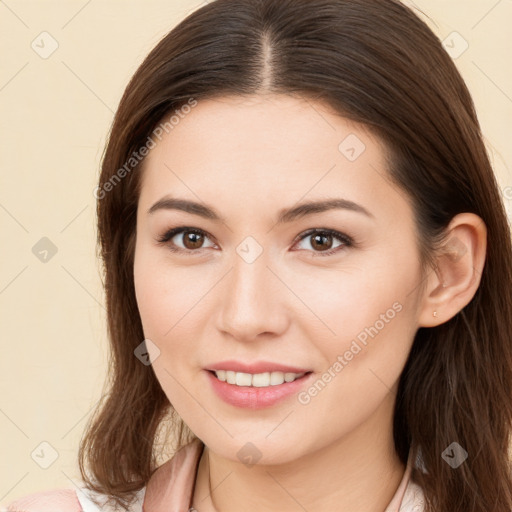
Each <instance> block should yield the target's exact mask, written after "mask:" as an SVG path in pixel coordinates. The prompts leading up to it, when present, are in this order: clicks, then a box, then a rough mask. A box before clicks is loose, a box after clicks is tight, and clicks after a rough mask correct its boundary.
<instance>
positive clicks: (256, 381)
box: [215, 370, 304, 388]
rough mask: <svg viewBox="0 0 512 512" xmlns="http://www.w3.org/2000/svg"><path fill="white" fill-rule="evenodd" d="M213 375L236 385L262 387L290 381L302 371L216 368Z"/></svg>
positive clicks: (299, 375)
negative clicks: (246, 370) (242, 370)
mask: <svg viewBox="0 0 512 512" xmlns="http://www.w3.org/2000/svg"><path fill="white" fill-rule="evenodd" d="M215 375H216V376H217V378H218V379H219V380H222V381H225V382H227V383H228V384H235V385H236V386H254V387H258V388H262V387H265V386H278V385H279V384H283V382H292V381H294V380H295V379H298V378H299V377H302V376H303V375H304V373H284V372H266V373H255V374H252V373H241V372H233V371H231V370H216V371H215Z"/></svg>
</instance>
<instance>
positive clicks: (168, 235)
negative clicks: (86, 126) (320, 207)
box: [157, 226, 355, 256]
mask: <svg viewBox="0 0 512 512" xmlns="http://www.w3.org/2000/svg"><path fill="white" fill-rule="evenodd" d="M179 233H194V234H197V235H203V236H205V237H208V238H209V235H208V233H206V232H205V231H203V230H202V229H199V228H192V227H187V226H180V227H177V228H172V229H169V230H168V231H166V232H165V233H164V234H163V235H162V236H160V237H159V238H158V239H157V242H158V243H159V244H161V245H167V246H168V248H169V250H171V251H172V252H176V253H188V254H190V255H191V254H192V253H199V252H200V251H201V249H202V248H199V249H196V250H192V249H182V248H181V247H176V246H175V245H173V244H169V243H168V242H169V241H170V240H171V239H172V238H173V237H174V236H176V235H177V234H179ZM316 234H323V235H330V236H332V237H334V238H337V239H338V240H339V241H341V242H343V244H344V245H342V246H338V247H335V248H334V249H329V250H327V251H313V253H314V254H315V255H318V256H331V255H332V254H335V253H337V252H340V251H341V250H343V248H347V247H353V246H355V242H354V240H353V239H352V238H351V237H349V236H347V235H345V234H344V233H340V232H339V231H335V230H333V229H318V228H313V229H308V230H307V231H305V232H304V233H301V234H300V235H299V236H298V237H297V238H295V240H294V241H293V242H294V245H295V244H297V243H299V242H301V241H302V240H304V239H305V238H307V237H308V236H311V235H316Z"/></svg>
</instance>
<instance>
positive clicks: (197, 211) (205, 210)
mask: <svg viewBox="0 0 512 512" xmlns="http://www.w3.org/2000/svg"><path fill="white" fill-rule="evenodd" d="M336 209H338V210H349V211H353V212H356V213H361V214H363V215H365V216H367V217H371V218H375V217H374V215H373V214H372V213H371V212H369V211H368V210H367V209H366V208H365V207H364V206H362V205H360V204H358V203H355V202H353V201H350V200H348V199H341V198H336V199H325V200H319V201H309V202H306V203H301V204H298V205H297V206H293V207H291V208H284V209H282V210H280V211H279V216H278V218H277V224H284V223H288V222H293V221H294V220H296V219H300V218H302V217H305V216H307V215H313V214H315V213H322V212H326V211H329V210H336ZM158 210H179V211H183V212H186V213H191V214H193V215H198V216H199V217H203V218H205V219H209V220H213V221H217V222H225V219H224V218H223V217H222V216H221V215H219V214H218V213H217V211H216V210H215V209H214V208H212V207H211V206H208V205H205V204H201V203H197V202H195V201H190V200H187V199H178V198H175V197H169V196H165V197H162V198H161V199H159V200H158V201H157V202H156V203H155V204H154V205H153V206H152V207H151V208H150V209H149V210H148V214H150V215H151V214H153V213H155V212H156V211H158Z"/></svg>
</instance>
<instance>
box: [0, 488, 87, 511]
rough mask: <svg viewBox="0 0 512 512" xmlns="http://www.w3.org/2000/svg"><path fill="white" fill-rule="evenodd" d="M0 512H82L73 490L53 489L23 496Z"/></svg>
mask: <svg viewBox="0 0 512 512" xmlns="http://www.w3.org/2000/svg"><path fill="white" fill-rule="evenodd" d="M1 511H2V512H83V510H82V507H81V506H80V502H79V501H78V497H77V495H76V492H75V491H74V490H73V489H55V490H52V491H41V492H36V493H33V494H29V495H27V496H23V497H22V498H19V499H17V500H15V501H13V502H11V503H9V504H8V505H7V506H6V507H5V508H3V509H1Z"/></svg>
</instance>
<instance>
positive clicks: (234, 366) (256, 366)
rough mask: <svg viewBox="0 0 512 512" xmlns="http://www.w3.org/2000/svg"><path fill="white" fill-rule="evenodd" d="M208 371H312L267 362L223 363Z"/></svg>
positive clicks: (212, 366) (213, 366) (211, 367)
mask: <svg viewBox="0 0 512 512" xmlns="http://www.w3.org/2000/svg"><path fill="white" fill-rule="evenodd" d="M206 370H211V371H214V370H233V371H234V372H240V373H253V374H254V373H267V372H269V373H272V372H283V373H306V372H309V371H311V370H310V369H307V368H298V367H296V366H286V365H284V364H279V363H271V362H267V361H258V362H256V363H242V362H239V361H221V362H218V363H214V364H211V365H209V366H208V368H206Z"/></svg>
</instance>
